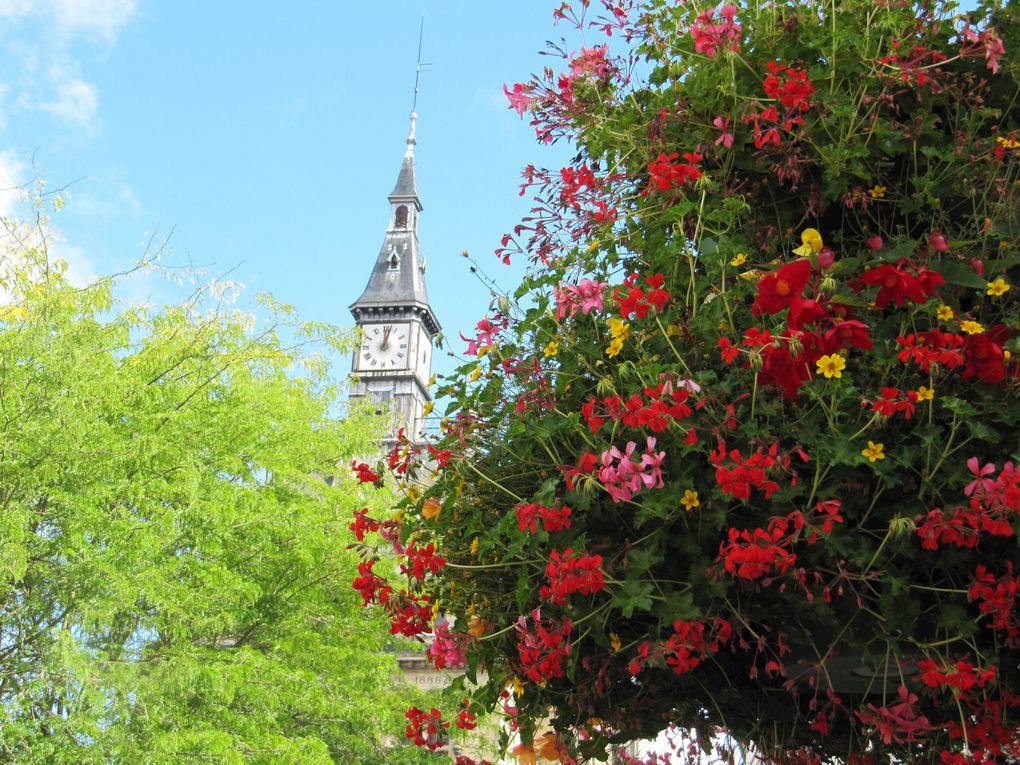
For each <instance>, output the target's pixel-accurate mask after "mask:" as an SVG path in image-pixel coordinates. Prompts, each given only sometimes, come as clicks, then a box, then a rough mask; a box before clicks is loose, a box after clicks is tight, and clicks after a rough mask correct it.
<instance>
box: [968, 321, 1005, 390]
mask: <svg viewBox="0 0 1020 765" xmlns="http://www.w3.org/2000/svg"><path fill="white" fill-rule="evenodd" d="M1009 334H1010V333H1009V330H1008V328H1006V327H1005V325H1002V324H997V325H996V326H994V327H992V328H991V329H990V330H989V332H988V334H987V335H984V334H982V335H969V336H968V337H967V339H966V341H965V342H964V346H963V355H964V358H965V359H966V362H967V365H966V367H964V370H963V377H964V379H970V378H971V377H976V378H977V379H978V380H980V381H981V382H983V383H993V384H994V383H1001V382H1002V381H1003V380H1005V379H1006V356H1005V354H1004V353H1003V352H1002V346H1001V345H1000V342H1005V340H1007V339H1008V338H1009Z"/></svg>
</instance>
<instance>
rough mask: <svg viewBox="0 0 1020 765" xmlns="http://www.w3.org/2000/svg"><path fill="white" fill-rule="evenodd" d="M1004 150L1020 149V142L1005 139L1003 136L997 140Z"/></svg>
mask: <svg viewBox="0 0 1020 765" xmlns="http://www.w3.org/2000/svg"><path fill="white" fill-rule="evenodd" d="M995 140H996V141H998V142H999V143H1000V144H1002V148H1004V149H1020V141H1014V140H1013V139H1012V138H1003V137H1002V136H1001V135H1000V136H999V137H998V138H996V139H995Z"/></svg>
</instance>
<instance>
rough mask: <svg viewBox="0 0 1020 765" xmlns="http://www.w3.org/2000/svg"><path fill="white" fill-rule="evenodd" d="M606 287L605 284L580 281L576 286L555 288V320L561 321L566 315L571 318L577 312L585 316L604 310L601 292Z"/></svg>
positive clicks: (586, 280) (589, 280)
mask: <svg viewBox="0 0 1020 765" xmlns="http://www.w3.org/2000/svg"><path fill="white" fill-rule="evenodd" d="M606 286H608V285H607V284H606V283H605V282H597V281H593V280H592V279H582V280H581V281H580V282H578V283H577V284H566V285H563V286H560V287H557V288H556V290H555V295H556V318H557V319H562V318H563V317H564V316H566V315H567V314H568V313H569V314H570V316H571V317H573V316H574V315H576V314H577V312H578V311H580V312H581V313H583V314H584V315H585V316H587V315H588V314H589V313H591V312H592V311H601V310H603V309H604V307H605V306H604V305H603V302H602V291H603V290H604V289H605V288H606Z"/></svg>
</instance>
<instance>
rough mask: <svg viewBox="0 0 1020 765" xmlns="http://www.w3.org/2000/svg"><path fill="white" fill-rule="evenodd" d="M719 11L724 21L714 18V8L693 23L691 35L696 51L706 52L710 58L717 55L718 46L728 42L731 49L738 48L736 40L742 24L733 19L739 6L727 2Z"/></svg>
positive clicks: (700, 15)
mask: <svg viewBox="0 0 1020 765" xmlns="http://www.w3.org/2000/svg"><path fill="white" fill-rule="evenodd" d="M718 12H719V15H720V16H722V21H720V22H719V23H716V22H715V21H714V20H713V18H712V17H713V15H714V14H715V10H714V9H712V10H708V11H703V12H702V13H700V14H699V15H698V18H697V19H695V21H694V23H693V24H691V37H693V38H694V50H695V52H697V53H704V54H705V55H706V56H708V57H710V58H711V57H712V56H714V55H715V50H716V48H718V47H723V46H724V45H727V44H728V45H729V47H730V49H731V50H736V49H737V43H736V41H737V40H738V39H739V38H740V31H741V26H740V24H737V23H734V21H733V18H734V16H735V15H736V13H737V7H736V6H735V5H730V4H728V3H727V4H726V5H724V6H722V7H721V8H719V11H718Z"/></svg>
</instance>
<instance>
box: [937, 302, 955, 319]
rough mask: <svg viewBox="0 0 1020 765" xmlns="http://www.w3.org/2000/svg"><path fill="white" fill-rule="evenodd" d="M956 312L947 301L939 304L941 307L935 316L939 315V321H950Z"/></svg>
mask: <svg viewBox="0 0 1020 765" xmlns="http://www.w3.org/2000/svg"><path fill="white" fill-rule="evenodd" d="M955 315H956V314H954V313H953V309H952V308H950V307H949V306H947V305H946V304H945V303H943V304H942V305H940V306H939V309H938V310H937V311H936V312H935V316H937V317H938V320H939V321H949V320H950V319H952V318H953V317H954V316H955Z"/></svg>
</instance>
